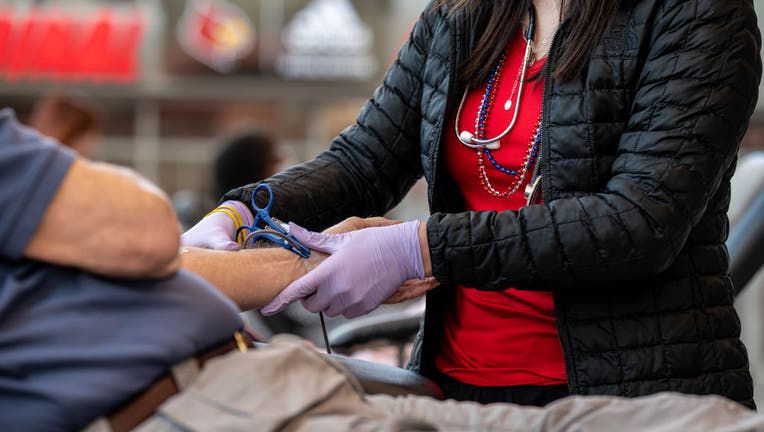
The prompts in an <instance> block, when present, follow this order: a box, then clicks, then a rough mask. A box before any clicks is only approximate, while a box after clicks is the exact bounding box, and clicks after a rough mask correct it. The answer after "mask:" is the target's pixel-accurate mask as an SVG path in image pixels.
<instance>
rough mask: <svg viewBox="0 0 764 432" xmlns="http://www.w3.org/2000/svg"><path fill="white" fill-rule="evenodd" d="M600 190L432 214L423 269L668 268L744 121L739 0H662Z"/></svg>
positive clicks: (510, 274)
mask: <svg viewBox="0 0 764 432" xmlns="http://www.w3.org/2000/svg"><path fill="white" fill-rule="evenodd" d="M651 35H652V36H651V37H652V40H650V41H648V42H647V43H648V45H646V46H647V50H648V52H647V54H646V57H645V59H646V60H645V63H644V67H643V69H642V72H641V75H640V76H639V79H638V82H637V88H636V94H635V97H634V101H635V102H634V105H633V108H632V115H631V117H630V119H629V122H628V126H627V129H626V132H625V133H624V134H623V135H622V136H621V138H620V141H619V143H618V155H617V158H616V160H615V161H614V163H613V165H612V172H611V177H610V179H609V181H608V183H607V186H606V188H605V190H604V191H602V192H601V193H596V194H590V195H585V196H579V197H575V198H561V199H557V200H553V201H550V202H548V203H546V204H544V205H533V206H528V207H525V208H523V209H521V210H519V211H517V212H499V213H497V212H473V213H462V214H450V215H446V214H435V215H433V216H432V217H431V218H430V220H429V221H428V239H429V242H430V250H431V256H432V264H433V273H434V275H435V276H436V277H437V279H438V280H440V281H441V282H450V283H458V284H462V285H465V286H472V287H476V288H479V289H486V290H501V289H504V288H505V287H507V286H516V287H520V288H526V289H534V288H535V289H545V288H548V287H551V286H566V285H572V284H576V285H580V284H582V283H583V284H596V283H598V282H605V281H613V280H628V279H637V278H640V277H646V276H650V275H652V274H657V273H660V272H661V271H663V270H665V269H667V268H668V266H669V265H671V263H672V262H673V260H674V259H675V258H676V256H677V255H678V254H679V252H680V251H681V249H682V247H683V245H684V243H685V241H686V240H687V238H688V235H689V233H690V231H691V229H692V227H693V226H694V225H695V224H696V223H697V222H698V221H699V219H700V218H701V216H702V215H703V213H704V211H705V209H706V206H707V204H708V202H709V200H710V198H711V196H712V194H713V193H714V192H715V191H716V189H717V188H718V186H719V183H720V180H721V177H722V175H723V173H724V172H725V170H727V169H728V167H729V166H730V164H731V163H732V161H733V159H734V157H735V154H736V152H737V149H738V144H739V142H740V140H741V139H742V136H743V134H744V132H745V130H746V128H747V124H748V120H749V118H750V116H751V114H752V112H753V109H754V107H755V104H756V98H757V95H758V84H759V80H760V78H761V60H760V55H759V49H760V36H759V30H758V27H757V24H756V17H755V13H754V11H753V6H752V4H751V1H750V0H740V1H718V0H696V1H666V2H665V3H664V4H663V5H662V7H661V10H659V11H657V12H656V18H655V22H654V24H653V30H652V32H651Z"/></svg>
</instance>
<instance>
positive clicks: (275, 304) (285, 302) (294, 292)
mask: <svg viewBox="0 0 764 432" xmlns="http://www.w3.org/2000/svg"><path fill="white" fill-rule="evenodd" d="M315 290H316V289H315V285H314V283H313V276H312V273H308V274H306V275H305V276H303V277H301V278H300V279H297V280H296V281H294V282H292V283H291V284H289V286H287V287H286V288H284V290H283V291H281V292H280V293H279V294H278V295H277V296H276V297H275V298H274V299H273V300H271V302H270V303H268V304H267V305H265V306H264V307H263V308H262V309H260V312H261V313H262V314H263V315H266V316H267V315H274V314H277V313H279V312H281V311H282V310H284V308H286V307H287V306H289V305H290V304H292V303H294V302H295V301H297V300H299V299H301V298H303V297H306V296H309V295H311V294H313V293H314V292H315Z"/></svg>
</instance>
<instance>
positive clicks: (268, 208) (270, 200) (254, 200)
mask: <svg viewBox="0 0 764 432" xmlns="http://www.w3.org/2000/svg"><path fill="white" fill-rule="evenodd" d="M261 190H264V191H266V192H267V193H268V204H267V205H266V206H265V208H262V207H260V206H259V205H257V193H258V192H260V191H261ZM271 207H273V189H271V185H269V184H268V183H261V184H259V185H257V186H255V190H253V191H252V208H253V209H255V210H257V211H258V212H260V211H266V212H267V214H268V215H270V214H271Z"/></svg>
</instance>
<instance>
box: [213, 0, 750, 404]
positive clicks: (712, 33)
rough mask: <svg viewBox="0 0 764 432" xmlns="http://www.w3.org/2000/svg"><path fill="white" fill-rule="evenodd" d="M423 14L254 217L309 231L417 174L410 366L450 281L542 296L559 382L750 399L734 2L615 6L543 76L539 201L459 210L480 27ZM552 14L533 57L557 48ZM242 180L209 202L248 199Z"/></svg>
mask: <svg viewBox="0 0 764 432" xmlns="http://www.w3.org/2000/svg"><path fill="white" fill-rule="evenodd" d="M482 3H483V4H484V6H482V7H481V8H480V9H479V10H477V11H476V12H473V13H472V14H470V15H468V16H467V15H456V16H452V17H446V14H445V13H446V11H445V10H443V9H441V10H435V11H433V12H430V13H427V12H426V13H425V14H424V15H423V17H422V19H421V20H420V21H419V22H418V24H417V25H416V27H415V28H414V30H413V33H412V36H411V38H410V40H409V41H408V43H406V44H405V46H404V47H403V48H402V50H401V52H400V55H399V58H398V60H397V61H396V62H395V63H394V64H393V66H392V67H391V69H390V71H389V72H388V74H387V75H386V77H385V80H384V84H383V85H382V86H381V87H379V88H378V89H377V91H376V92H375V94H374V97H373V99H371V100H370V101H369V102H368V103H367V104H366V105H365V106H364V108H363V109H362V111H361V113H360V115H359V116H358V122H357V124H356V125H354V126H352V127H350V128H348V129H346V130H345V131H343V132H342V133H341V134H340V136H339V137H337V138H336V139H335V140H334V141H333V142H332V146H331V149H330V150H329V151H327V152H325V153H323V154H321V155H319V156H318V157H317V158H316V159H315V160H313V161H310V162H307V163H305V164H302V165H300V166H297V167H294V168H292V169H290V170H288V171H286V172H284V173H281V174H278V175H276V176H274V177H273V178H271V179H269V180H268V182H269V183H270V184H271V185H272V186H273V187H274V191H275V195H276V204H275V205H274V209H273V213H274V214H275V215H276V216H277V217H279V218H281V219H283V220H294V221H296V222H299V223H302V224H304V225H306V226H308V227H310V228H313V229H320V228H324V227H326V226H328V225H330V224H333V223H335V222H337V221H340V220H342V219H343V218H345V217H347V216H351V215H357V216H368V215H382V214H384V213H385V212H387V211H388V210H389V209H391V208H392V207H393V206H394V205H395V204H396V203H398V202H399V201H400V200H401V199H402V198H403V196H404V195H405V194H406V192H407V191H408V190H409V188H410V187H411V186H412V184H413V183H414V182H415V181H416V180H417V178H419V177H420V176H421V175H424V176H425V178H426V179H427V182H428V184H429V199H430V206H431V209H432V213H433V214H432V216H431V217H430V219H429V220H428V222H427V224H428V225H427V230H428V238H429V243H430V252H431V254H432V266H433V273H434V275H435V276H436V277H437V279H438V280H439V281H441V282H442V283H444V286H442V287H440V288H438V289H436V290H434V291H432V292H430V294H429V295H428V298H427V313H426V317H425V322H424V326H423V327H424V332H423V334H424V337H423V338H420V339H419V343H418V349H417V352H416V353H415V354H414V356H413V358H412V366H413V368H414V369H416V370H419V371H420V372H422V373H424V374H425V375H429V374H431V373H432V372H433V358H434V353H435V352H436V351H437V347H438V346H439V342H440V341H439V339H438V336H439V334H440V333H441V329H442V321H441V319H442V311H443V307H444V305H445V304H446V302H447V301H448V300H449V299H450V298H451V296H452V294H453V292H452V290H453V284H460V285H466V286H473V287H476V288H477V289H482V290H503V289H505V288H506V287H508V286H514V287H518V288H522V289H530V290H551V291H553V292H554V297H555V305H556V314H557V321H558V326H559V334H560V339H561V343H562V346H563V349H564V352H565V361H566V366H567V373H568V383H569V386H570V389H571V392H572V393H577V394H610V395H622V396H639V395H645V394H650V393H654V392H658V391H663V390H672V391H679V392H685V393H697V394H707V393H716V394H720V395H724V396H727V397H729V398H731V399H734V400H737V401H739V402H741V403H744V404H746V405H748V406H751V407H752V406H753V401H752V383H751V377H750V375H749V372H748V360H747V356H746V350H745V347H744V346H743V344H742V343H741V341H740V339H739V334H740V323H739V320H738V317H737V314H736V312H735V310H734V309H733V306H732V301H733V299H732V286H731V283H730V279H729V277H728V274H727V266H728V257H727V252H726V248H725V246H724V241H725V239H726V237H727V230H728V222H727V218H726V210H727V205H728V202H729V194H730V186H729V181H730V177H731V176H732V173H733V171H734V166H735V161H736V153H737V149H738V143H739V141H740V139H741V138H742V136H743V133H744V132H745V130H746V127H747V124H748V119H749V117H750V115H751V114H752V112H753V109H754V106H755V102H756V95H757V94H758V84H759V80H760V75H761V64H760V58H759V47H760V36H759V31H758V28H757V24H756V17H755V14H754V10H753V6H752V4H751V1H750V0H666V1H660V0H645V1H632V2H624V3H629V5H628V6H623V8H622V9H623V10H622V11H621V12H620V13H619V15H618V16H617V18H616V20H615V22H614V23H613V25H612V27H611V29H610V30H609V31H608V32H607V34H606V35H605V37H604V38H603V39H602V41H601V42H600V44H599V45H598V46H597V47H596V49H595V50H594V51H593V52H592V53H591V55H590V61H589V62H588V65H587V67H586V68H585V70H584V71H583V72H582V74H581V75H580V77H579V78H578V79H575V80H572V81H567V82H560V81H557V80H555V79H553V78H552V77H550V76H547V77H546V88H545V93H544V106H543V108H544V109H543V112H544V117H543V128H544V135H543V137H544V141H543V149H542V161H541V163H542V169H541V172H542V176H543V184H544V190H543V192H544V202H545V203H546V204H543V205H532V206H528V207H525V208H523V209H521V210H519V211H517V212H498V213H497V212H490V211H483V212H463V209H464V204H463V201H462V197H461V196H460V194H459V191H458V189H457V188H456V187H455V185H454V184H453V182H452V181H451V180H450V178H449V176H448V174H447V173H446V172H445V169H444V164H443V161H442V158H441V157H440V146H441V142H442V138H443V134H445V133H452V131H451V129H450V128H449V124H446V120H447V118H448V117H449V113H451V111H452V110H453V109H454V107H455V102H458V101H457V98H458V96H459V95H460V93H461V92H462V91H463V86H462V85H460V84H459V83H458V82H457V81H456V80H455V70H454V65H455V64H459V63H460V62H461V61H462V60H463V59H464V58H465V56H467V55H468V53H469V51H470V49H471V47H472V46H473V44H474V42H475V41H476V40H477V38H478V37H479V36H480V34H479V32H480V29H483V28H484V24H485V19H486V17H487V16H488V14H489V13H490V4H491V2H490V1H484V2H482ZM568 25H570V24H569V22H564V23H563V24H562V25H561V27H560V30H559V31H558V35H557V36H556V38H555V42H554V44H553V47H552V49H551V54H550V61H551V62H554V61H555V60H556V57H557V55H558V54H559V53H560V52H561V51H562V50H564V49H566V47H569V46H571V45H572V44H574V43H575V41H570V40H566V28H567V26H568ZM250 194H251V186H250V187H245V188H241V189H237V190H234V191H232V192H230V193H229V194H227V195H226V197H225V198H227V199H228V198H235V199H240V200H243V201H244V202H249V197H250Z"/></svg>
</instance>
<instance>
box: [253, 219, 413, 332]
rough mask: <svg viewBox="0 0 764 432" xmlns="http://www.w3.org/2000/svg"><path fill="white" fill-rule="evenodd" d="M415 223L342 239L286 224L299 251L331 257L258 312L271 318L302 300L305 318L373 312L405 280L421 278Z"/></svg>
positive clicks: (371, 230)
mask: <svg viewBox="0 0 764 432" xmlns="http://www.w3.org/2000/svg"><path fill="white" fill-rule="evenodd" d="M419 225H420V222H419V221H414V222H406V223H401V224H395V225H390V226H386V227H374V228H367V229H362V230H359V231H353V232H349V233H345V234H320V233H313V232H310V231H307V230H306V229H304V228H302V227H300V226H298V225H295V224H290V233H291V234H292V235H294V236H295V238H297V240H299V241H300V242H301V243H303V244H304V245H305V246H307V247H310V248H311V249H315V250H317V251H320V252H325V253H329V254H331V256H330V257H329V258H327V259H326V261H324V262H322V263H321V264H320V265H319V266H318V267H316V269H315V270H313V271H311V272H310V273H308V274H307V275H305V276H303V277H301V278H300V279H297V280H296V281H294V282H293V283H291V284H290V285H289V286H288V287H287V288H286V289H285V290H284V291H282V292H281V293H280V294H279V295H278V296H276V298H275V299H274V300H273V301H272V302H270V303H269V304H268V305H267V306H266V307H264V308H263V309H262V312H263V313H264V314H266V315H272V314H275V313H277V312H279V311H281V310H282V309H284V308H285V307H286V306H287V305H289V304H290V303H292V302H294V301H296V300H298V299H304V300H303V304H304V306H305V308H306V309H307V310H309V311H311V312H321V311H323V312H325V313H326V314H327V315H329V316H337V315H344V316H345V317H347V318H353V317H357V316H360V315H363V314H366V313H368V312H370V311H372V310H374V309H376V308H377V307H378V306H379V305H380V304H382V302H384V301H385V300H387V299H388V298H389V297H390V296H391V295H392V294H393V293H394V292H396V290H397V289H398V288H399V287H400V286H401V285H402V284H403V283H404V282H405V281H407V280H409V279H423V278H424V277H425V270H424V264H423V262H422V249H421V246H420V241H419V238H420V236H419Z"/></svg>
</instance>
